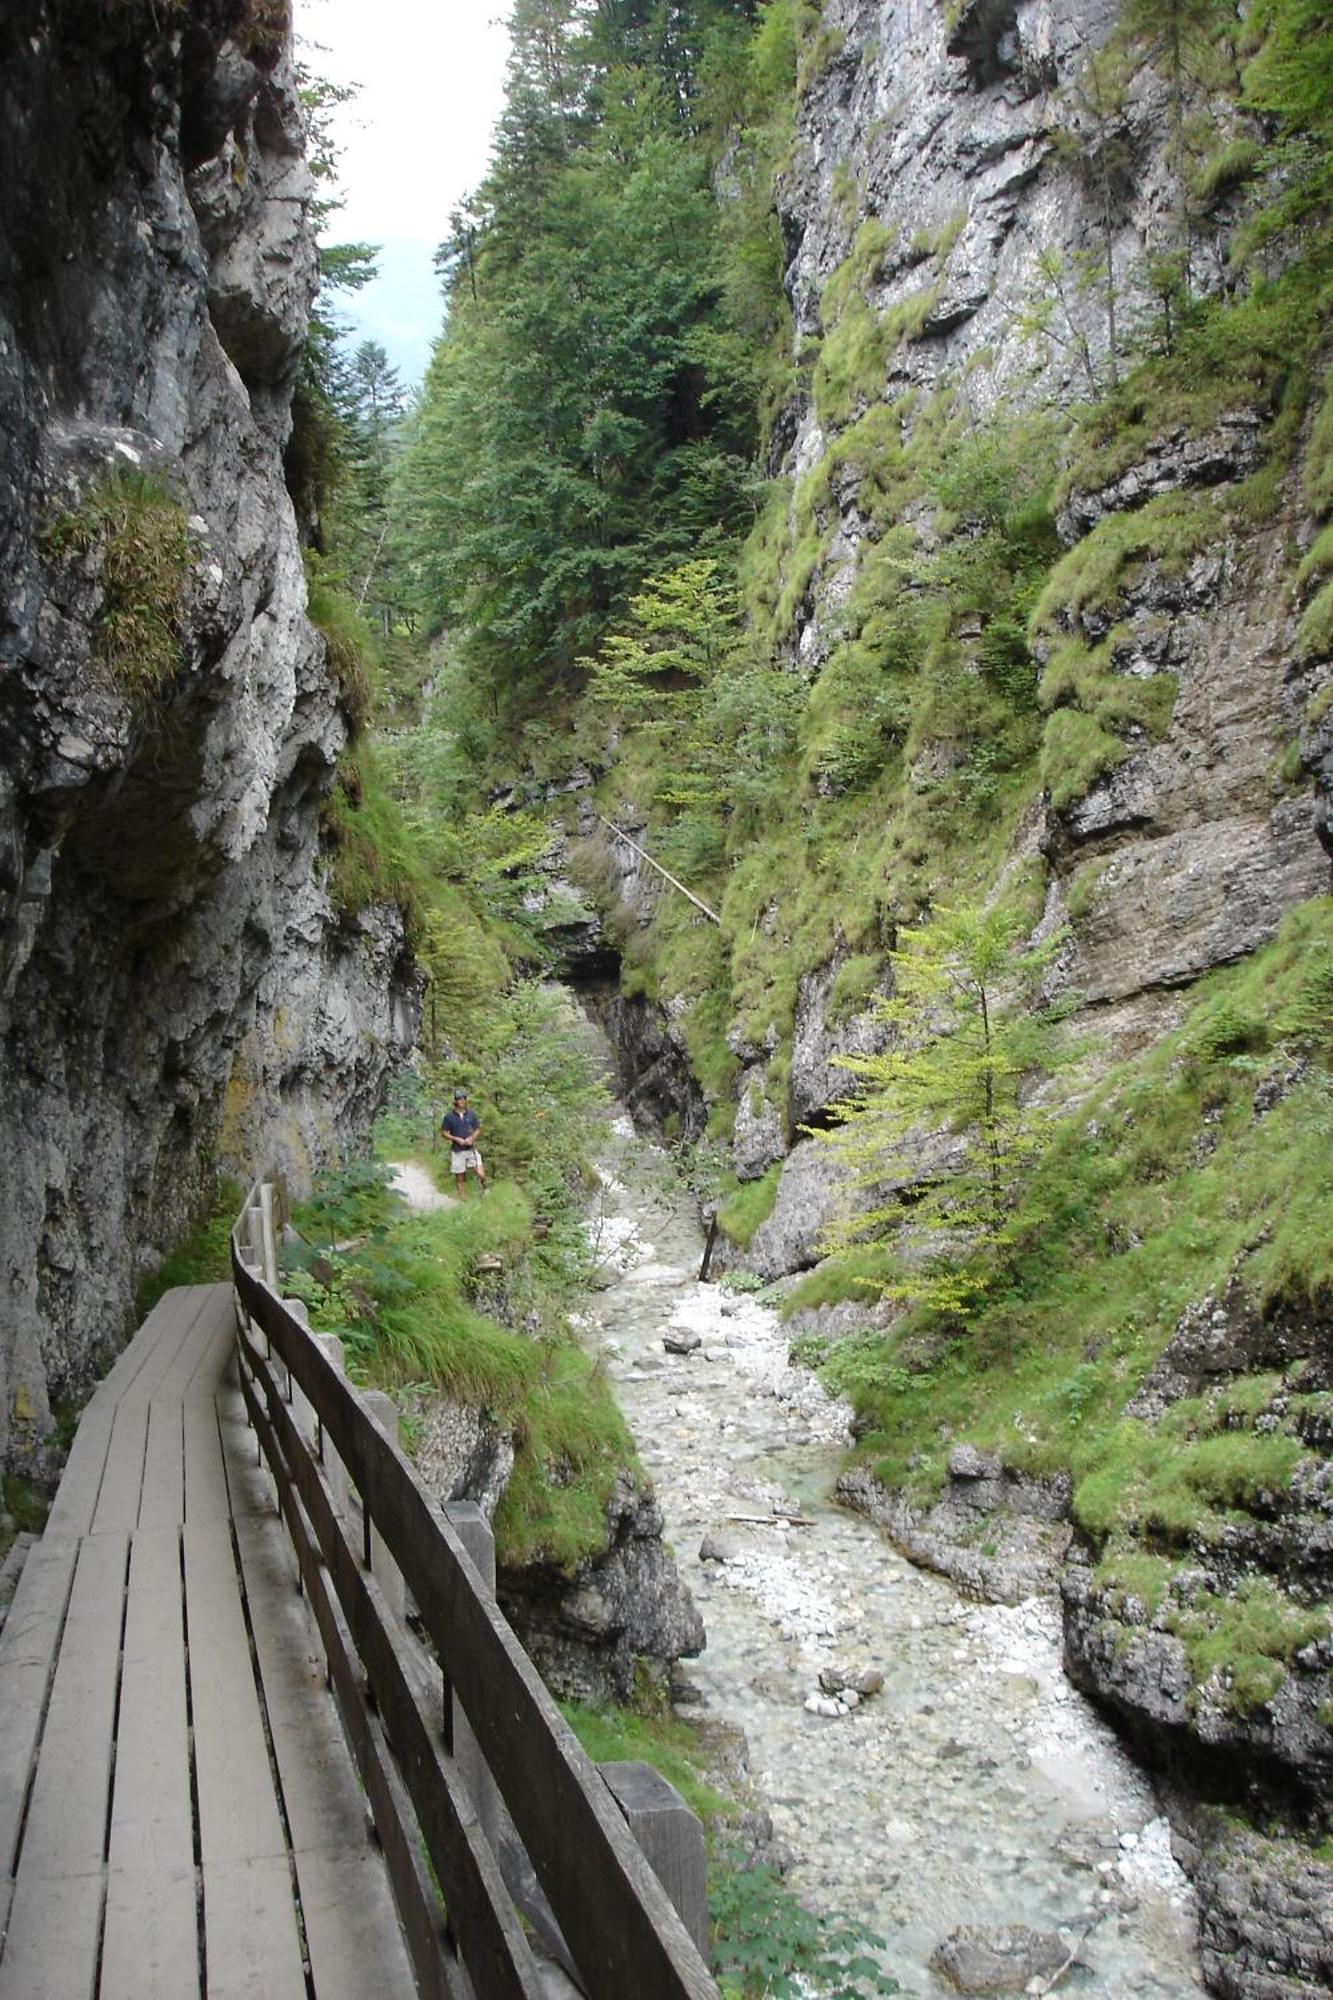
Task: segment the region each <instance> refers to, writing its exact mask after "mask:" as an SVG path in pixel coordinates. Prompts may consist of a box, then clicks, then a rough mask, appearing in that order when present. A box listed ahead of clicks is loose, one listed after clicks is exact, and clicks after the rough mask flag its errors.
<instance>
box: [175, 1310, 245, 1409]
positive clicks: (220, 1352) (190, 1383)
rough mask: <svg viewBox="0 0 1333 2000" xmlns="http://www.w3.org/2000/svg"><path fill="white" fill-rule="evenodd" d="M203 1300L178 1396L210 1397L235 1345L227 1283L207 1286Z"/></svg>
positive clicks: (233, 1312)
mask: <svg viewBox="0 0 1333 2000" xmlns="http://www.w3.org/2000/svg"><path fill="white" fill-rule="evenodd" d="M204 1290H205V1292H206V1294H207V1296H206V1297H205V1299H204V1300H203V1311H202V1314H201V1318H200V1327H199V1337H198V1339H197V1340H196V1341H195V1342H194V1344H193V1345H192V1346H191V1348H190V1350H189V1353H188V1355H187V1356H186V1360H187V1361H188V1364H189V1367H188V1373H185V1374H183V1379H182V1381H181V1384H180V1391H181V1395H182V1399H183V1400H184V1401H187V1402H188V1401H189V1400H190V1398H191V1397H194V1396H211V1395H213V1394H214V1392H215V1391H216V1389H217V1385H218V1382H219V1380H220V1378H221V1376H222V1375H223V1373H224V1371H225V1369H226V1367H227V1364H228V1362H229V1361H230V1360H231V1358H232V1355H233V1353H234V1351H235V1346H236V1304H235V1299H234V1297H233V1294H232V1289H231V1286H230V1285H208V1286H206V1287H205V1288H204Z"/></svg>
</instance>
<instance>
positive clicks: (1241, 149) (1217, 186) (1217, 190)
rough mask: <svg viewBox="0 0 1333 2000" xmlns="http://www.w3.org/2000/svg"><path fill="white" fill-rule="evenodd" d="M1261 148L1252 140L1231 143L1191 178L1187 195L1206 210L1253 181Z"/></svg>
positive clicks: (1210, 157) (1206, 162)
mask: <svg viewBox="0 0 1333 2000" xmlns="http://www.w3.org/2000/svg"><path fill="white" fill-rule="evenodd" d="M1261 160H1262V148H1261V147H1260V146H1259V145H1258V144H1257V142H1256V141H1255V140H1253V139H1246V138H1240V139H1231V140H1228V142H1227V144H1226V145H1224V146H1219V147H1218V148H1217V150H1216V151H1215V152H1212V153H1210V154H1209V155H1208V157H1207V158H1206V159H1205V160H1202V161H1201V162H1200V163H1199V165H1198V166H1197V167H1196V168H1195V169H1194V172H1193V173H1192V174H1191V176H1190V193H1191V194H1192V195H1193V196H1194V199H1195V200H1196V201H1199V202H1202V203H1204V205H1205V206H1206V205H1207V204H1208V203H1210V202H1215V201H1220V200H1221V199H1222V197H1223V196H1224V195H1228V194H1231V193H1232V192H1233V191H1234V190H1235V189H1236V188H1238V187H1243V186H1244V185H1245V183H1246V182H1247V181H1250V180H1252V179H1253V178H1254V176H1255V174H1256V172H1257V171H1258V169H1259V166H1260V163H1261Z"/></svg>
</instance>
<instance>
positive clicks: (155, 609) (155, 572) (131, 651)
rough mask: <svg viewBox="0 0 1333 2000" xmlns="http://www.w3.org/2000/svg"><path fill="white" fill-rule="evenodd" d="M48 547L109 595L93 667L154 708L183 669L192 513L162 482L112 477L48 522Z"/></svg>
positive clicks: (104, 598) (136, 701)
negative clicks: (88, 573) (86, 569)
mask: <svg viewBox="0 0 1333 2000" xmlns="http://www.w3.org/2000/svg"><path fill="white" fill-rule="evenodd" d="M42 546H43V549H44V551H45V553H46V554H47V555H48V556H49V557H54V558H55V559H57V560H69V559H71V558H74V559H78V560H80V561H81V562H84V563H87V564H88V565H89V566H90V568H91V570H92V574H93V575H94V577H95V578H96V581H97V583H98V585H99V587H100V592H101V601H100V605H99V607H98V611H97V618H96V625H95V627H94V632H93V654H92V656H93V663H94V665H95V666H96V667H97V668H99V669H100V671H101V672H102V674H103V675H104V676H105V678H106V680H107V682H108V683H109V684H110V686H112V687H113V688H114V689H115V690H116V691H117V692H118V693H119V694H122V695H124V696H125V697H126V699H127V700H128V701H130V702H131V703H132V704H133V705H134V706H135V707H136V708H144V707H147V706H148V705H149V704H150V703H151V702H152V701H153V700H154V699H155V698H157V697H160V696H161V695H163V694H164V693H165V691H166V689H167V688H168V687H169V686H170V684H171V682H172V681H173V680H174V679H175V677H176V673H177V671H178V669H179V666H180V646H181V632H182V624H181V600H182V592H183V591H184V588H185V583H186V578H187V576H188V574H189V565H190V534H189V528H188V526H187V524H186V518H185V510H184V508H183V507H181V506H180V505H179V503H178V502H177V501H175V500H174V499H173V498H172V496H171V494H170V493H169V491H168V490H167V488H166V486H165V484H164V483H163V481H162V480H160V479H158V478H157V477H156V476H154V475H151V474H147V473H139V472H127V471H126V472H121V471H116V472H112V473H109V474H108V475H107V476H106V478H105V479H103V480H102V482H101V483H100V484H99V485H97V486H95V487H94V488H93V489H92V490H91V491H90V492H89V493H88V494H87V495H86V497H85V498H84V500H83V502H82V504H81V506H79V507H78V508H77V509H71V510H68V511H66V512H62V513H59V514H55V515H53V516H51V517H50V518H49V519H48V520H47V522H46V523H45V526H44V528H43V532H42Z"/></svg>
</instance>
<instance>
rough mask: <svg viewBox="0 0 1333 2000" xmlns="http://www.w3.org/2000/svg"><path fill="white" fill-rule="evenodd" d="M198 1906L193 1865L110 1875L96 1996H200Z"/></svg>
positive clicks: (177, 1999)
mask: <svg viewBox="0 0 1333 2000" xmlns="http://www.w3.org/2000/svg"><path fill="white" fill-rule="evenodd" d="M199 1978H200V1973H199V1912H198V1897H197V1893H196V1886H195V1871H194V1867H193V1864H191V1866H190V1868H189V1870H188V1872H186V1873H182V1872H181V1871H180V1870H175V1871H173V1872H171V1873H168V1874H165V1875H160V1876H153V1875H144V1874H141V1873H139V1871H138V1870H132V1871H130V1872H129V1873H125V1872H124V1871H122V1870H120V1869H118V1868H112V1869H111V1870H110V1871H109V1872H108V1875H107V1886H106V1918H105V1944H104V1947H103V1952H102V1971H101V1977H100V1978H99V1980H98V1983H97V2000H196V1997H197V1995H198V1994H199V1991H200V1985H199Z"/></svg>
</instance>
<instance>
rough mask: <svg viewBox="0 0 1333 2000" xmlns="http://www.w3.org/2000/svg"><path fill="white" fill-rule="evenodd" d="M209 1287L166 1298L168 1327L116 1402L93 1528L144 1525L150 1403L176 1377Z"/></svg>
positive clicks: (122, 1528) (164, 1323)
mask: <svg viewBox="0 0 1333 2000" xmlns="http://www.w3.org/2000/svg"><path fill="white" fill-rule="evenodd" d="M209 1289H210V1288H209V1287H208V1286H204V1285H191V1286H183V1287H181V1288H179V1289H177V1290H176V1291H172V1292H168V1293H167V1294H166V1296H165V1297H164V1298H163V1299H162V1300H161V1301H160V1304H161V1307H162V1309H163V1320H162V1330H161V1332H160V1334H159V1335H158V1338H157V1340H156V1342H155V1344H154V1347H153V1350H152V1352H151V1354H150V1355H149V1356H148V1357H147V1359H146V1360H145V1362H144V1364H143V1366H142V1367H141V1368H140V1370H139V1372H138V1373H137V1375H136V1376H135V1377H134V1379H133V1381H132V1382H130V1383H129V1385H128V1386H127V1387H126V1389H125V1390H124V1392H123V1394H122V1395H121V1397H120V1399H119V1401H118V1402H117V1404H116V1412H115V1417H114V1419H113V1423H112V1429H111V1443H110V1447H109V1449H108V1451H107V1459H106V1470H105V1472H104V1474H103V1477H102V1490H101V1492H100V1493H99V1494H98V1496H97V1506H96V1509H95V1510H94V1513H93V1519H92V1528H91V1532H92V1533H93V1534H94V1535H104V1534H117V1533H121V1532H126V1533H128V1532H129V1531H130V1530H131V1529H133V1528H136V1527H137V1526H138V1524H139V1503H140V1499H141V1496H142V1493H143V1483H144V1473H145V1467H146V1464H147V1457H148V1414H149V1404H150V1403H151V1401H152V1398H153V1396H154V1394H155V1392H156V1391H157V1390H158V1388H159V1387H160V1386H161V1384H162V1382H163V1381H164V1380H165V1379H167V1378H168V1377H169V1376H170V1373H171V1369H172V1367H173V1365H174V1364H175V1362H176V1360H177V1358H178V1356H179V1354H180V1350H181V1348H182V1346H183V1345H185V1344H186V1343H188V1341H189V1339H190V1336H191V1334H192V1333H193V1331H194V1329H195V1327H196V1326H197V1324H198V1321H199V1318H200V1315H201V1313H202V1312H203V1309H204V1305H205V1301H206V1299H207V1296H208V1292H209Z"/></svg>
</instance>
